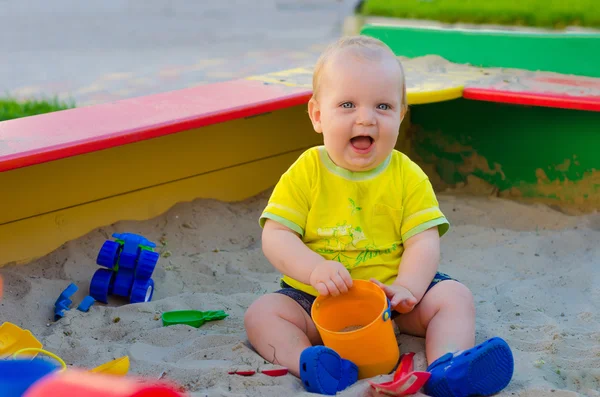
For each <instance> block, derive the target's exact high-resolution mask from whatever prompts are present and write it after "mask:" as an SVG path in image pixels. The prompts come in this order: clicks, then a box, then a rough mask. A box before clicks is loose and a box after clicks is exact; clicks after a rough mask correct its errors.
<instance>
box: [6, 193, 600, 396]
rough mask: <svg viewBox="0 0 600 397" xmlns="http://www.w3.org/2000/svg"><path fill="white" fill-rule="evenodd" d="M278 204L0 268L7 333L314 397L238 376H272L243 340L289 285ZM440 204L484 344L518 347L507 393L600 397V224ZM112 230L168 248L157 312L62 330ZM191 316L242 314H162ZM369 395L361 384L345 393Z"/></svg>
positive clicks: (198, 216)
mask: <svg viewBox="0 0 600 397" xmlns="http://www.w3.org/2000/svg"><path fill="white" fill-rule="evenodd" d="M267 198H268V193H265V194H262V195H260V196H259V197H256V198H253V199H251V200H247V201H246V202H243V203H235V204H224V203H219V202H215V201H207V200H198V201H195V202H193V203H185V204H180V205H177V206H176V207H174V208H173V209H171V210H170V211H169V212H168V213H167V214H165V215H163V216H161V217H159V218H156V219H153V220H149V221H146V222H120V223H118V224H115V225H113V226H111V227H106V228H102V229H99V230H96V231H93V232H91V233H89V234H88V235H87V236H85V237H83V238H80V239H78V240H77V241H72V242H70V243H68V244H65V246H63V247H61V248H60V249H58V250H57V251H56V252H54V253H52V254H50V255H48V256H47V257H45V258H42V259H40V260H38V261H36V262H35V263H32V264H29V265H26V266H18V267H6V268H3V269H0V274H2V276H3V277H4V278H5V296H4V299H3V301H2V302H1V310H0V322H4V321H11V322H14V323H16V324H18V325H20V326H21V327H24V328H26V329H29V330H31V331H32V332H33V333H34V335H36V336H37V337H38V338H39V339H40V340H41V341H42V342H43V343H44V347H45V348H46V349H48V350H50V351H52V352H54V353H56V354H58V355H59V356H61V357H62V358H63V359H64V360H65V361H66V362H67V363H68V364H72V365H75V366H80V367H88V368H91V367H94V366H96V365H99V364H102V363H104V362H107V361H109V360H112V359H114V358H116V357H120V356H123V355H129V356H130V359H131V373H134V374H141V375H144V376H148V377H154V378H157V377H159V376H160V375H161V374H163V372H164V378H166V379H171V380H174V381H176V382H178V383H179V384H181V385H183V386H185V387H186V388H187V390H189V391H190V394H191V395H192V396H261V397H266V396H283V395H291V394H294V395H302V394H304V393H303V388H302V386H301V384H300V382H299V381H298V380H297V379H296V378H294V377H293V376H291V375H286V376H284V377H278V378H272V377H268V376H266V375H263V374H256V375H254V376H251V377H241V376H237V375H229V374H228V373H227V372H228V371H229V370H231V369H235V368H238V369H245V368H249V369H254V370H256V369H262V368H266V367H269V365H267V364H265V362H264V361H263V359H262V358H260V357H259V356H258V355H257V354H255V353H254V352H253V351H252V349H251V348H249V346H248V344H247V342H246V336H245V333H244V329H243V314H244V311H245V309H246V308H247V307H248V305H249V304H250V303H251V302H252V301H253V300H254V299H256V298H257V297H259V296H260V295H261V294H263V293H265V292H268V291H273V290H275V289H277V288H278V279H279V274H278V273H276V272H275V271H274V270H273V268H272V267H271V266H270V265H269V264H268V263H267V261H266V260H265V258H264V257H263V255H262V252H261V248H260V233H261V231H260V229H259V227H258V223H257V219H258V216H259V215H260V212H261V210H262V209H263V207H264V205H265V204H266V200H267ZM440 202H441V205H442V208H443V210H444V212H445V214H446V215H447V217H448V218H449V219H450V222H451V223H452V225H453V228H452V229H451V232H450V233H449V234H447V235H446V236H445V237H444V238H443V239H442V244H443V245H442V252H443V254H442V262H443V263H442V266H441V270H442V271H445V272H447V273H449V274H451V275H452V276H454V277H455V278H457V279H459V280H461V281H462V282H464V283H465V284H466V285H468V286H469V287H470V288H471V289H472V291H473V292H474V294H475V299H476V304H477V309H478V319H477V342H481V341H483V340H485V339H487V338H489V337H492V336H495V335H498V336H501V337H503V338H505V339H506V340H507V341H508V342H509V344H510V345H511V346H512V348H513V349H514V353H515V359H516V368H515V376H514V378H513V381H512V383H511V384H510V386H509V387H508V388H507V389H506V390H505V392H503V393H502V394H501V395H503V396H521V397H526V396H527V397H529V396H553V397H559V396H576V395H586V396H600V393H599V392H598V391H597V390H599V389H600V315H599V313H600V267H599V264H600V246H599V244H598V241H600V217H599V216H596V215H587V216H581V217H571V216H567V215H564V214H561V213H559V212H556V211H554V210H550V209H548V208H545V207H535V206H525V205H520V204H516V203H514V202H509V201H504V200H500V199H486V198H469V197H460V196H448V195H441V196H440ZM113 232H132V233H139V234H143V235H144V236H146V237H147V238H149V239H150V240H152V241H155V242H157V243H159V241H161V239H162V241H163V242H164V243H166V245H165V246H162V245H161V244H160V243H159V246H160V249H161V250H162V251H163V252H164V254H163V257H162V258H161V260H160V262H159V265H158V267H157V269H156V271H155V273H154V279H155V281H156V292H155V295H154V299H153V301H152V302H150V303H147V304H135V305H127V304H125V303H126V302H125V301H123V300H119V299H118V298H114V299H113V300H112V301H111V303H110V304H109V305H108V306H106V305H102V304H96V305H94V306H93V307H92V308H91V310H90V312H89V313H82V312H79V311H77V310H75V309H74V308H73V309H72V310H71V311H69V312H67V314H66V316H65V317H64V318H63V319H61V320H59V321H58V322H53V321H52V317H53V311H52V308H53V304H54V301H55V300H56V298H57V297H58V295H59V294H60V292H61V291H62V290H63V289H64V288H65V287H66V286H67V285H68V284H69V283H70V282H74V283H76V284H77V285H78V286H79V288H80V290H79V292H78V293H77V294H76V295H75V297H74V305H77V304H79V302H80V301H81V299H82V298H83V297H84V296H85V295H86V294H87V292H88V287H89V281H90V279H91V277H92V274H93V273H94V271H95V270H96V269H98V268H99V267H98V266H97V265H96V264H95V258H96V255H97V253H98V250H99V249H100V246H101V245H102V243H103V242H104V240H105V239H106V238H108V237H109V236H110V235H111V234H112V233H113ZM167 251H168V252H167ZM169 254H170V256H169ZM179 309H196V310H225V311H226V312H227V313H229V317H228V318H226V319H225V320H222V321H217V322H209V323H206V324H205V325H203V326H202V327H200V328H198V329H196V328H191V327H188V326H184V325H177V326H173V327H163V326H162V322H161V321H160V313H162V312H163V311H170V310H179ZM117 319H118V320H117ZM399 341H400V343H401V350H402V351H403V352H408V351H415V352H417V355H416V364H417V368H418V369H423V368H424V366H425V364H424V352H423V350H424V344H423V340H422V339H420V338H414V337H408V336H400V339H399ZM389 379H390V376H382V377H380V380H381V381H385V380H389ZM368 393H369V387H368V384H367V383H366V382H365V381H361V382H359V383H358V384H356V385H354V386H353V387H351V388H350V389H348V390H347V391H345V392H343V393H342V395H345V396H357V395H368ZM306 394H308V393H306Z"/></svg>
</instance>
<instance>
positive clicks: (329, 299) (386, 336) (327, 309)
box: [311, 280, 400, 379]
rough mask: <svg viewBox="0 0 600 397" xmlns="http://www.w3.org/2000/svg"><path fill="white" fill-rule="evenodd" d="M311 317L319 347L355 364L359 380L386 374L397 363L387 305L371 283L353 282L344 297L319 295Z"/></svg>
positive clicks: (395, 345) (388, 303)
mask: <svg viewBox="0 0 600 397" xmlns="http://www.w3.org/2000/svg"><path fill="white" fill-rule="evenodd" d="M311 314H312V318H313V321H314V322H315V325H316V327H317V329H318V330H319V334H320V335H321V338H322V339H323V344H324V345H325V346H327V347H329V348H331V349H333V350H335V352H336V353H337V354H339V355H340V356H341V357H342V358H344V359H346V360H350V361H352V362H353V363H354V364H356V366H357V367H358V378H359V379H362V378H370V377H373V376H376V375H382V374H387V373H389V372H390V371H391V370H392V369H393V368H394V366H395V365H396V364H397V363H398V358H399V357H400V350H399V349H398V343H397V341H396V336H395V334H394V328H393V326H392V319H391V308H390V302H389V300H388V299H387V297H386V296H385V293H384V292H383V290H382V289H381V288H379V287H378V286H377V285H375V284H374V283H372V282H370V281H366V280H353V285H352V287H351V288H350V289H349V290H348V293H346V294H343V295H340V296H335V297H334V296H330V295H327V296H323V295H319V296H318V297H317V299H315V301H314V303H313V305H312V309H311ZM346 330H347V331H346Z"/></svg>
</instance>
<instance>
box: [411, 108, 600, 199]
mask: <svg viewBox="0 0 600 397" xmlns="http://www.w3.org/2000/svg"><path fill="white" fill-rule="evenodd" d="M411 124H412V126H411V128H412V133H411V134H410V136H411V139H412V142H411V146H412V150H413V152H414V154H415V155H416V157H417V158H418V159H419V161H420V162H422V163H424V164H432V165H433V166H434V169H435V170H436V172H437V174H438V175H439V176H440V177H441V179H442V180H443V181H444V182H445V183H447V184H449V185H454V184H456V183H459V182H465V181H466V180H467V177H468V175H474V176H477V177H479V178H481V179H482V180H484V181H486V182H488V183H489V184H490V185H492V186H495V187H496V188H497V189H498V190H499V191H507V190H510V189H513V188H515V189H518V190H519V191H520V194H522V196H523V197H529V198H545V199H556V200H558V201H569V202H570V203H576V202H586V201H587V202H590V200H592V201H593V202H594V203H597V204H598V205H599V208H600V156H599V155H598V148H600V113H597V112H582V111H577V110H565V109H551V108H543V107H525V106H516V105H506V104H497V103H487V102H478V101H469V100H466V99H457V100H454V101H448V102H440V103H435V104H427V105H417V106H412V107H411ZM540 178H541V179H540ZM541 181H542V182H541Z"/></svg>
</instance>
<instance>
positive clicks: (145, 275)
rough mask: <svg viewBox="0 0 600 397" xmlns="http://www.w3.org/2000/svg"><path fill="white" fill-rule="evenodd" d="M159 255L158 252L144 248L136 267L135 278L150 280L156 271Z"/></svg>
mask: <svg viewBox="0 0 600 397" xmlns="http://www.w3.org/2000/svg"><path fill="white" fill-rule="evenodd" d="M159 257H160V255H159V254H158V252H154V251H148V250H142V252H141V253H140V257H139V259H138V264H137V267H136V269H135V278H136V279H138V280H148V279H149V278H150V277H152V272H154V268H155V267H156V263H157V262H158V258H159Z"/></svg>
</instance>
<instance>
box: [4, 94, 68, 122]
mask: <svg viewBox="0 0 600 397" xmlns="http://www.w3.org/2000/svg"><path fill="white" fill-rule="evenodd" d="M74 107H75V104H74V103H68V102H62V101H59V100H58V99H50V100H28V101H17V100H15V99H12V98H0V121H5V120H12V119H18V118H20V117H28V116H35V115H36V114H43V113H50V112H56V111H58V110H65V109H71V108H74Z"/></svg>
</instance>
